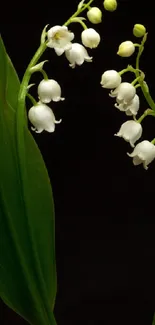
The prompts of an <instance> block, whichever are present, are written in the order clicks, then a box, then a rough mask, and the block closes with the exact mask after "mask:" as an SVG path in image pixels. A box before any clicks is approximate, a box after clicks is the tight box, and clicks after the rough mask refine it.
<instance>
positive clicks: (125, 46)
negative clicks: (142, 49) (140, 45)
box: [117, 41, 135, 57]
mask: <svg viewBox="0 0 155 325" xmlns="http://www.w3.org/2000/svg"><path fill="white" fill-rule="evenodd" d="M134 51H135V45H134V44H133V43H132V42H131V41H125V42H123V43H121V44H120V45H119V48H118V52H117V54H118V55H119V56H122V57H129V56H131V55H132V54H133V53H134Z"/></svg>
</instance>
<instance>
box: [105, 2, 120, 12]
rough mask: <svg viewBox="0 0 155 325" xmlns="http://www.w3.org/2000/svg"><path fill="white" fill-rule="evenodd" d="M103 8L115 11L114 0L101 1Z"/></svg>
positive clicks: (115, 3) (115, 4)
mask: <svg viewBox="0 0 155 325" xmlns="http://www.w3.org/2000/svg"><path fill="white" fill-rule="evenodd" d="M103 6H104V9H105V10H107V11H115V10H116V9H117V1H116V0H104V2H103Z"/></svg>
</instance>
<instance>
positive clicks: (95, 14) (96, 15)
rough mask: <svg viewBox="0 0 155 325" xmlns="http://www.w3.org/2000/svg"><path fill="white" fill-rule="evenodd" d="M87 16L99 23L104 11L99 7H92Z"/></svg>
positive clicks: (93, 22)
mask: <svg viewBox="0 0 155 325" xmlns="http://www.w3.org/2000/svg"><path fill="white" fill-rule="evenodd" d="M87 17H88V19H89V21H90V22H91V23H92V24H99V23H101V21H102V11H101V10H100V9H99V8H97V7H92V8H91V9H90V10H88V11H87Z"/></svg>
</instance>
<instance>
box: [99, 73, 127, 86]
mask: <svg viewBox="0 0 155 325" xmlns="http://www.w3.org/2000/svg"><path fill="white" fill-rule="evenodd" d="M121 80H122V78H121V76H120V75H119V73H118V72H117V71H115V70H107V71H105V72H104V73H103V74H102V76H101V82H100V84H101V86H102V87H103V88H107V89H113V88H116V87H118V86H119V85H120V83H121Z"/></svg>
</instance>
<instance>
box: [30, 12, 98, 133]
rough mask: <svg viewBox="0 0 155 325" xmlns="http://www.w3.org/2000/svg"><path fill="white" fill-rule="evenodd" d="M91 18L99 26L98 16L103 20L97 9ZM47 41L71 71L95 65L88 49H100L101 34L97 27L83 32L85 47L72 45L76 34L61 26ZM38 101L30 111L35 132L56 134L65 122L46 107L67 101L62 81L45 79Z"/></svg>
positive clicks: (53, 29)
mask: <svg viewBox="0 0 155 325" xmlns="http://www.w3.org/2000/svg"><path fill="white" fill-rule="evenodd" d="M88 16H89V18H90V20H91V19H94V20H95V23H97V18H98V16H99V19H100V20H101V14H100V11H97V9H96V8H95V11H94V9H93V8H92V9H91V10H90V12H89V14H88ZM98 22H99V21H98ZM47 38H48V41H47V47H50V48H53V49H54V50H55V52H56V54H57V55H58V56H60V55H62V54H63V53H64V54H65V56H66V58H67V59H68V61H69V66H70V67H71V68H75V66H76V65H79V66H80V65H82V64H83V63H84V61H87V62H92V57H90V56H89V54H88V52H87V50H86V48H85V47H87V48H91V49H92V48H96V47H97V46H98V45H99V43H100V35H99V34H98V33H97V32H96V31H95V29H93V28H87V29H84V30H83V31H82V33H81V41H82V44H80V43H73V42H72V41H73V39H74V33H72V32H71V31H69V30H68V27H67V26H59V25H57V26H54V27H52V28H50V29H49V30H48V32H47ZM38 66H39V65H38ZM34 68H35V67H34ZM38 69H39V68H38ZM38 98H39V101H38V102H37V103H36V105H34V106H33V107H31V108H30V110H29V112H28V117H29V120H30V122H31V123H32V124H33V126H34V127H31V129H32V130H33V131H35V132H37V133H41V132H42V131H43V130H45V131H48V132H54V130H55V124H56V123H60V122H61V120H60V121H57V120H56V119H55V116H54V113H53V111H52V109H51V108H50V107H49V106H47V105H46V104H47V103H50V102H51V101H54V102H58V101H62V100H64V99H65V98H63V97H61V87H60V85H59V84H58V82H57V81H56V80H53V79H47V80H45V79H44V80H42V81H41V82H40V84H39V86H38Z"/></svg>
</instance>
